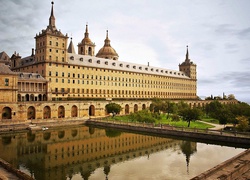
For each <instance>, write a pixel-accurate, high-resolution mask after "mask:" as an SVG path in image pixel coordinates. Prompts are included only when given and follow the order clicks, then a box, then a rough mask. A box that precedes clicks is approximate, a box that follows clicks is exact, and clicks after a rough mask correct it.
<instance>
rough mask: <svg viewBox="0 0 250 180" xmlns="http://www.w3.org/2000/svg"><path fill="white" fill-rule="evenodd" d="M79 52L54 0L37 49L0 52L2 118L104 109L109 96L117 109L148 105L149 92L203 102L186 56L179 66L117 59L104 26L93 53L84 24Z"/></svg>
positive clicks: (101, 111)
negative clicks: (28, 52) (23, 54)
mask: <svg viewBox="0 0 250 180" xmlns="http://www.w3.org/2000/svg"><path fill="white" fill-rule="evenodd" d="M77 47H78V51H77V52H78V53H76V52H75V48H74V45H73V42H72V38H71V40H70V42H69V45H68V35H67V34H63V33H62V32H61V31H60V30H58V29H57V27H56V18H55V15H54V3H53V2H52V6H51V14H50V17H49V24H48V26H47V27H46V28H45V29H43V30H42V31H41V32H39V33H38V34H36V36H35V49H32V51H31V55H30V56H28V57H25V58H22V57H21V56H20V55H19V54H18V53H16V52H15V53H14V54H13V55H12V56H11V57H9V56H8V55H7V54H6V53H5V52H2V53H0V95H1V96H0V115H1V116H0V119H1V120H2V122H7V121H8V120H9V119H11V120H13V121H14V120H15V121H20V120H21V121H25V120H31V119H38V120H46V121H47V120H48V119H58V118H70V119H74V118H83V117H89V116H103V115H106V111H105V106H106V104H107V103H109V102H110V101H113V102H116V103H118V104H120V105H121V106H122V108H123V110H122V112H121V114H129V113H130V112H136V111H138V110H142V109H146V108H148V107H149V106H150V103H151V99H152V98H161V99H170V100H173V101H179V100H186V101H187V102H188V103H189V104H190V106H196V105H200V106H204V104H205V103H204V102H203V103H201V102H200V101H199V100H198V97H197V76H196V64H194V63H193V62H192V61H191V60H190V57H189V51H188V48H187V52H186V58H185V60H184V61H183V62H182V63H180V64H179V70H178V71H177V70H170V69H165V68H162V67H152V66H149V64H148V65H142V64H136V63H129V62H125V61H120V60H118V59H119V55H118V53H117V52H116V51H115V49H114V48H113V47H112V46H111V43H110V39H109V34H108V31H107V32H106V38H105V40H104V45H103V47H102V48H101V49H100V50H99V51H98V52H97V53H95V52H96V51H95V44H94V43H93V42H92V41H91V39H90V38H89V29H88V25H86V29H85V33H84V37H83V39H82V40H81V41H80V42H79V43H78V46H77Z"/></svg>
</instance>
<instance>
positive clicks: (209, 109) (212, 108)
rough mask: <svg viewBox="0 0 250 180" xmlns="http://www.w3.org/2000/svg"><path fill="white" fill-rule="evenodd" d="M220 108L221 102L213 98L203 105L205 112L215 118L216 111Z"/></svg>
mask: <svg viewBox="0 0 250 180" xmlns="http://www.w3.org/2000/svg"><path fill="white" fill-rule="evenodd" d="M222 108H223V106H222V104H221V103H220V102H219V101H217V100H215V101H212V102H210V103H209V104H207V105H206V106H205V111H206V114H208V115H209V116H211V117H213V118H216V116H217V115H218V112H219V111H220V110H221V109H222Z"/></svg>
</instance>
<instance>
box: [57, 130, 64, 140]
mask: <svg viewBox="0 0 250 180" xmlns="http://www.w3.org/2000/svg"><path fill="white" fill-rule="evenodd" d="M64 136H65V131H58V138H59V139H62V138H64Z"/></svg>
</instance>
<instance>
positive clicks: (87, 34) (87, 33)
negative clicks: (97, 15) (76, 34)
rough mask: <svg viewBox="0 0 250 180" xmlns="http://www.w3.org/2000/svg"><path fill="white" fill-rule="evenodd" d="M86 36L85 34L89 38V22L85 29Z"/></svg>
mask: <svg viewBox="0 0 250 180" xmlns="http://www.w3.org/2000/svg"><path fill="white" fill-rule="evenodd" d="M84 36H85V38H89V29H88V24H86V30H85V33H84Z"/></svg>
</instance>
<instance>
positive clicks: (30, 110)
mask: <svg viewBox="0 0 250 180" xmlns="http://www.w3.org/2000/svg"><path fill="white" fill-rule="evenodd" d="M27 119H36V109H35V107H34V106H30V107H29V108H28V110H27Z"/></svg>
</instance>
